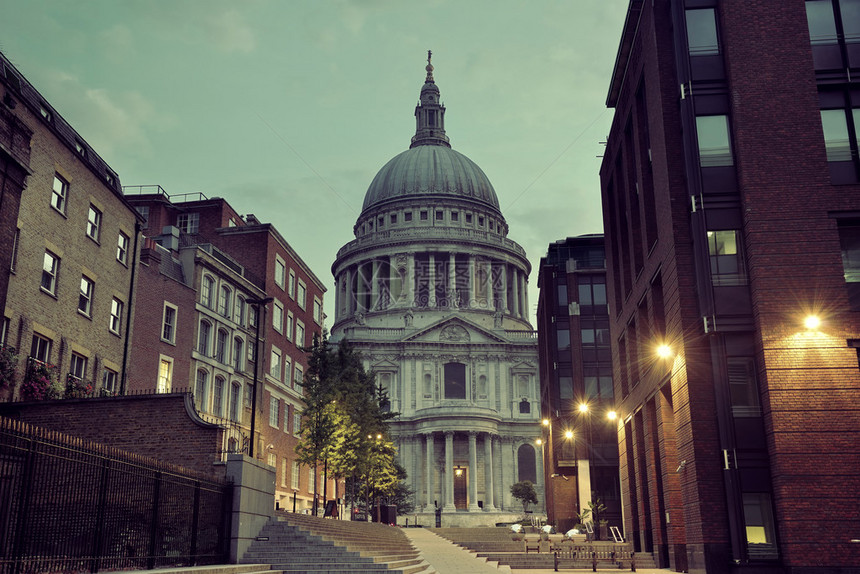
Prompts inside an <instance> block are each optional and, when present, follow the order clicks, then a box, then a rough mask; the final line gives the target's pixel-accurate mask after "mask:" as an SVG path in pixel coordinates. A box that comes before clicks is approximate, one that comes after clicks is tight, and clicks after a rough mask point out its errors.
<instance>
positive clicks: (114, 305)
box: [108, 297, 123, 335]
mask: <svg viewBox="0 0 860 574" xmlns="http://www.w3.org/2000/svg"><path fill="white" fill-rule="evenodd" d="M122 305H123V304H122V301H120V300H119V299H117V298H116V297H114V298H113V301H111V303H110V321H109V322H108V329H110V332H111V333H114V334H116V335H119V334H120V331H121V329H122Z"/></svg>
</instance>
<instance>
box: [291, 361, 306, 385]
mask: <svg viewBox="0 0 860 574" xmlns="http://www.w3.org/2000/svg"><path fill="white" fill-rule="evenodd" d="M304 377H305V371H304V369H303V368H302V366H301V365H299V364H298V363H296V364H295V365H294V366H293V388H299V389H300V388H302V386H301V384H300V383H301V382H302V381H303V380H304Z"/></svg>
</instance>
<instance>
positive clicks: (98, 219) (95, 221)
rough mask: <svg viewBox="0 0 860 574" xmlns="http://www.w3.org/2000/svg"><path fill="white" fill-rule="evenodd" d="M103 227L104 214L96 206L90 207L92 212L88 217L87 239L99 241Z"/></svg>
mask: <svg viewBox="0 0 860 574" xmlns="http://www.w3.org/2000/svg"><path fill="white" fill-rule="evenodd" d="M101 226H102V212H101V211H99V209H97V208H96V207H95V206H93V205H90V211H89V214H88V215H87V237H89V238H90V239H92V240H93V241H96V242H97V241H98V240H99V233H100V232H101Z"/></svg>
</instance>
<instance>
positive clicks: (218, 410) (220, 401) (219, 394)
mask: <svg viewBox="0 0 860 574" xmlns="http://www.w3.org/2000/svg"><path fill="white" fill-rule="evenodd" d="M219 383H220V388H219ZM226 386H227V379H225V378H224V377H222V376H220V375H219V376H217V377H215V378H214V379H213V380H212V414H213V415H215V416H218V417H220V416H223V414H224V408H225V403H224V391H225V390H226ZM216 399H217V401H216ZM216 402H217V407H216Z"/></svg>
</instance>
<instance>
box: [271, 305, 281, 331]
mask: <svg viewBox="0 0 860 574" xmlns="http://www.w3.org/2000/svg"><path fill="white" fill-rule="evenodd" d="M272 328H273V329H274V330H275V331H277V332H278V333H283V332H284V305H283V303H281V302H280V301H275V304H274V305H273V306H272Z"/></svg>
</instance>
